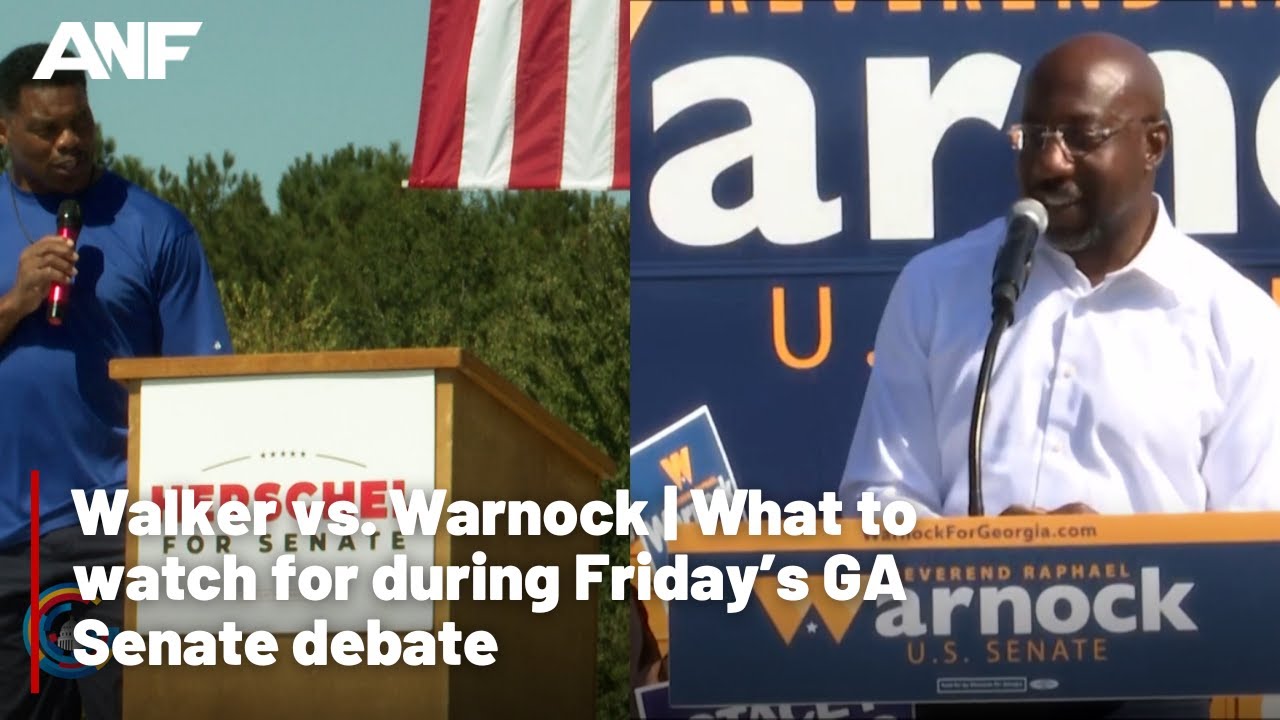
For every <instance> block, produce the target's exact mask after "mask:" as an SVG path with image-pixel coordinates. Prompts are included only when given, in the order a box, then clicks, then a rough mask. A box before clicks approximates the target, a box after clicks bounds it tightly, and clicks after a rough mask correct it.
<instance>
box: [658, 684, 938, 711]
mask: <svg viewBox="0 0 1280 720" xmlns="http://www.w3.org/2000/svg"><path fill="white" fill-rule="evenodd" d="M667 689H668V684H667V683H657V684H655V685H648V686H645V687H642V688H637V689H636V709H637V710H638V716H639V718H640V720H722V719H723V720H910V719H911V718H914V717H915V709H914V708H913V707H912V706H910V705H902V704H897V705H884V704H881V705H877V704H875V703H854V704H845V703H838V704H830V703H817V704H814V703H807V704H803V705H744V704H737V705H724V706H721V707H703V708H673V707H671V703H670V702H669V698H668V696H667Z"/></svg>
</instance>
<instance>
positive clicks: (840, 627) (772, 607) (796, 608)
mask: <svg viewBox="0 0 1280 720" xmlns="http://www.w3.org/2000/svg"><path fill="white" fill-rule="evenodd" d="M795 582H804V583H805V584H807V585H808V586H809V591H808V592H807V593H806V594H805V596H804V597H803V598H801V599H799V600H784V599H782V597H781V596H779V590H781V589H782V588H783V585H782V583H781V582H779V581H778V576H777V575H761V576H760V577H759V578H758V579H757V580H756V583H755V594H756V599H758V600H759V601H760V605H761V606H762V607H763V608H764V614H765V615H766V616H768V618H769V622H770V623H772V624H773V627H774V629H775V630H777V631H778V634H779V635H781V636H782V641H783V642H785V643H786V644H788V645H790V644H791V641H792V640H794V639H795V637H796V633H797V632H798V631H799V630H800V626H801V625H804V629H805V632H806V633H808V634H809V635H816V634H817V633H818V630H819V628H820V627H823V628H826V631H827V633H828V634H829V635H831V638H832V639H833V640H835V641H836V643H837V644H839V643H840V642H842V641H843V640H844V636H845V633H847V632H849V628H850V627H851V626H852V625H853V619H854V618H855V617H857V615H858V609H859V608H860V607H862V594H858V595H857V596H856V597H854V598H852V599H850V600H836V599H833V598H832V597H831V596H830V595H828V594H827V591H826V589H825V587H824V585H823V577H822V575H818V576H817V577H807V578H803V579H802V580H801V579H796V580H793V581H792V583H791V584H792V585H794V583H795Z"/></svg>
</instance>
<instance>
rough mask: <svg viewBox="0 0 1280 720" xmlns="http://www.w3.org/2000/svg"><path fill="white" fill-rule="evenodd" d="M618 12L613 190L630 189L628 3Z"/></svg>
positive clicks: (623, 0)
mask: <svg viewBox="0 0 1280 720" xmlns="http://www.w3.org/2000/svg"><path fill="white" fill-rule="evenodd" d="M620 4H621V6H622V8H621V11H620V12H619V13H618V89H617V93H616V96H617V97H616V101H615V102H616V107H617V109H616V110H615V111H614V112H615V115H614V120H613V123H614V128H615V129H614V136H613V189H614V190H630V189H631V3H630V2H628V0H620Z"/></svg>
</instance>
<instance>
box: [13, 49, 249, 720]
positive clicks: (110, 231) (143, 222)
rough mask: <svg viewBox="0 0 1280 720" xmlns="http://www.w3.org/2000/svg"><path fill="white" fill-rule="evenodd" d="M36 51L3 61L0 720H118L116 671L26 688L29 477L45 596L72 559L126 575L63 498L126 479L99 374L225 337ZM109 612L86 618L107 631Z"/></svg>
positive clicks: (185, 243) (187, 264)
mask: <svg viewBox="0 0 1280 720" xmlns="http://www.w3.org/2000/svg"><path fill="white" fill-rule="evenodd" d="M46 48H47V46H45V45H28V46H25V47H21V48H18V49H17V50H14V51H13V52H12V53H10V54H9V55H8V56H7V57H6V58H5V59H4V60H3V61H0V144H3V145H4V146H5V147H6V149H7V150H8V152H9V158H10V166H9V168H8V171H7V172H6V173H4V175H2V176H0V718H23V719H24V720H25V719H27V718H58V719H61V718H68V719H76V720H78V719H79V718H80V717H81V710H82V707H81V706H82V705H83V711H84V712H85V714H86V715H87V717H88V718H90V719H91V720H96V719H97V718H115V717H119V716H120V679H119V678H120V675H119V668H118V666H116V665H115V663H111V664H109V665H108V666H107V667H106V668H104V669H103V670H100V671H98V672H96V673H92V674H90V675H88V676H87V677H84V678H81V679H78V680H70V679H65V678H61V677H55V676H52V675H50V674H43V675H42V677H41V679H40V692H39V694H35V695H33V694H31V693H30V692H29V690H28V686H29V662H30V661H29V655H28V653H27V651H26V649H25V647H24V643H23V618H24V616H25V614H26V611H27V608H28V605H29V592H30V590H29V588H30V585H29V582H30V577H29V567H30V566H29V564H28V563H29V550H30V548H29V544H28V540H29V534H30V508H31V502H30V492H29V491H30V485H29V479H30V476H31V471H32V470H38V471H39V473H40V531H41V547H40V561H41V578H40V587H41V588H48V587H50V586H52V585H56V584H60V583H67V582H74V581H75V579H74V575H73V574H72V567H73V566H74V565H77V564H90V565H94V564H101V565H120V564H123V563H124V557H123V548H124V541H123V538H121V537H114V538H108V537H92V536H84V535H82V534H81V531H80V527H79V524H78V522H77V520H76V516H75V508H74V506H73V504H72V498H71V490H72V489H73V488H85V489H90V490H91V489H94V488H119V487H123V486H124V484H125V449H126V430H127V428H126V421H127V418H126V395H125V393H124V390H123V388H122V387H120V386H118V385H117V384H116V383H114V382H113V381H112V380H111V379H110V378H109V377H108V376H107V363H108V361H109V360H110V359H111V358H118V357H135V356H161V355H206V354H215V353H229V352H231V340H230V337H229V335H228V332H227V326H226V320H225V318H224V316H223V311H222V305H221V302H220V300H219V298H218V292H217V287H216V286H215V284H214V280H213V275H212V273H211V272H210V269H209V266H208V263H207V261H206V259H205V255H204V252H203V249H202V248H201V245H200V240H199V238H198V236H197V235H196V232H195V229H194V228H193V227H192V226H191V224H190V223H189V222H188V221H187V220H186V218H184V217H183V216H182V214H181V213H180V212H178V211H177V210H176V209H175V208H173V207H171V206H170V205H168V204H166V203H165V202H163V201H161V200H159V199H158V198H156V197H154V196H152V195H150V194H148V193H146V192H145V191H143V190H142V189H140V188H138V187H137V186H135V185H132V184H131V183H129V182H128V181H126V180H124V179H123V178H121V177H119V176H118V175H115V174H113V173H112V172H110V171H108V170H105V169H103V168H101V167H99V166H98V165H97V164H96V162H95V158H94V154H95V153H94V148H95V139H96V138H95V136H96V129H95V123H94V117H93V112H92V110H91V109H90V107H89V99H88V93H87V89H86V83H85V76H84V73H82V72H72V71H59V72H57V73H55V74H54V76H53V78H51V79H50V80H33V79H32V78H33V76H34V75H35V71H36V68H37V67H38V66H39V64H40V61H41V59H42V58H43V57H44V54H45V51H46ZM68 198H70V199H74V200H76V201H77V202H78V203H79V206H80V208H81V214H82V218H83V229H82V230H81V232H80V234H79V238H78V241H77V242H76V243H74V244H73V243H71V242H70V241H68V240H66V239H64V238H62V237H59V236H58V235H57V234H56V217H55V216H56V214H57V211H58V207H59V205H60V204H61V203H62V202H63V201H64V200H66V199H68ZM55 282H59V283H70V284H71V285H70V287H71V290H70V295H69V303H68V305H67V308H66V314H65V319H64V320H63V322H62V323H61V324H58V325H54V324H52V323H50V322H49V321H48V320H47V319H46V312H45V304H46V301H45V298H46V296H47V294H48V292H49V288H50V284H51V283H55ZM112 605H114V607H112ZM120 611H121V608H120V606H119V604H118V603H103V605H102V606H98V607H96V608H94V609H93V612H94V613H95V615H96V616H98V617H102V618H103V619H104V620H105V621H106V622H107V625H108V626H111V627H119V626H120V621H121V612H120ZM54 631H55V632H56V628H55V629H54ZM33 644H34V643H33ZM77 686H78V687H77Z"/></svg>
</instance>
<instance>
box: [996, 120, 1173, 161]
mask: <svg viewBox="0 0 1280 720" xmlns="http://www.w3.org/2000/svg"><path fill="white" fill-rule="evenodd" d="M1135 122H1140V123H1142V124H1144V125H1149V124H1151V123H1153V122H1155V121H1154V120H1138V119H1135V118H1130V119H1128V120H1124V121H1121V122H1120V123H1119V124H1118V125H1114V126H1112V127H1109V128H1104V127H1098V126H1096V125H1043V124H1040V123H1018V124H1016V125H1013V126H1012V127H1010V128H1009V131H1008V134H1009V141H1010V144H1012V146H1013V149H1014V150H1016V151H1017V152H1020V153H1021V152H1025V151H1027V150H1043V149H1044V148H1045V146H1046V143H1048V142H1049V141H1050V140H1051V139H1052V140H1053V141H1054V142H1056V143H1057V144H1058V145H1059V146H1060V147H1061V148H1062V149H1063V150H1065V151H1066V152H1067V155H1068V156H1069V157H1070V158H1071V159H1072V160H1079V159H1081V158H1083V157H1086V156H1087V155H1089V153H1092V152H1093V151H1095V150H1097V149H1098V148H1100V147H1102V146H1103V145H1104V144H1106V142H1107V141H1108V140H1110V139H1111V138H1113V137H1115V136H1116V135H1119V134H1120V133H1121V132H1122V131H1123V130H1125V128H1127V127H1129V126H1130V125H1132V124H1133V123H1135Z"/></svg>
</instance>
